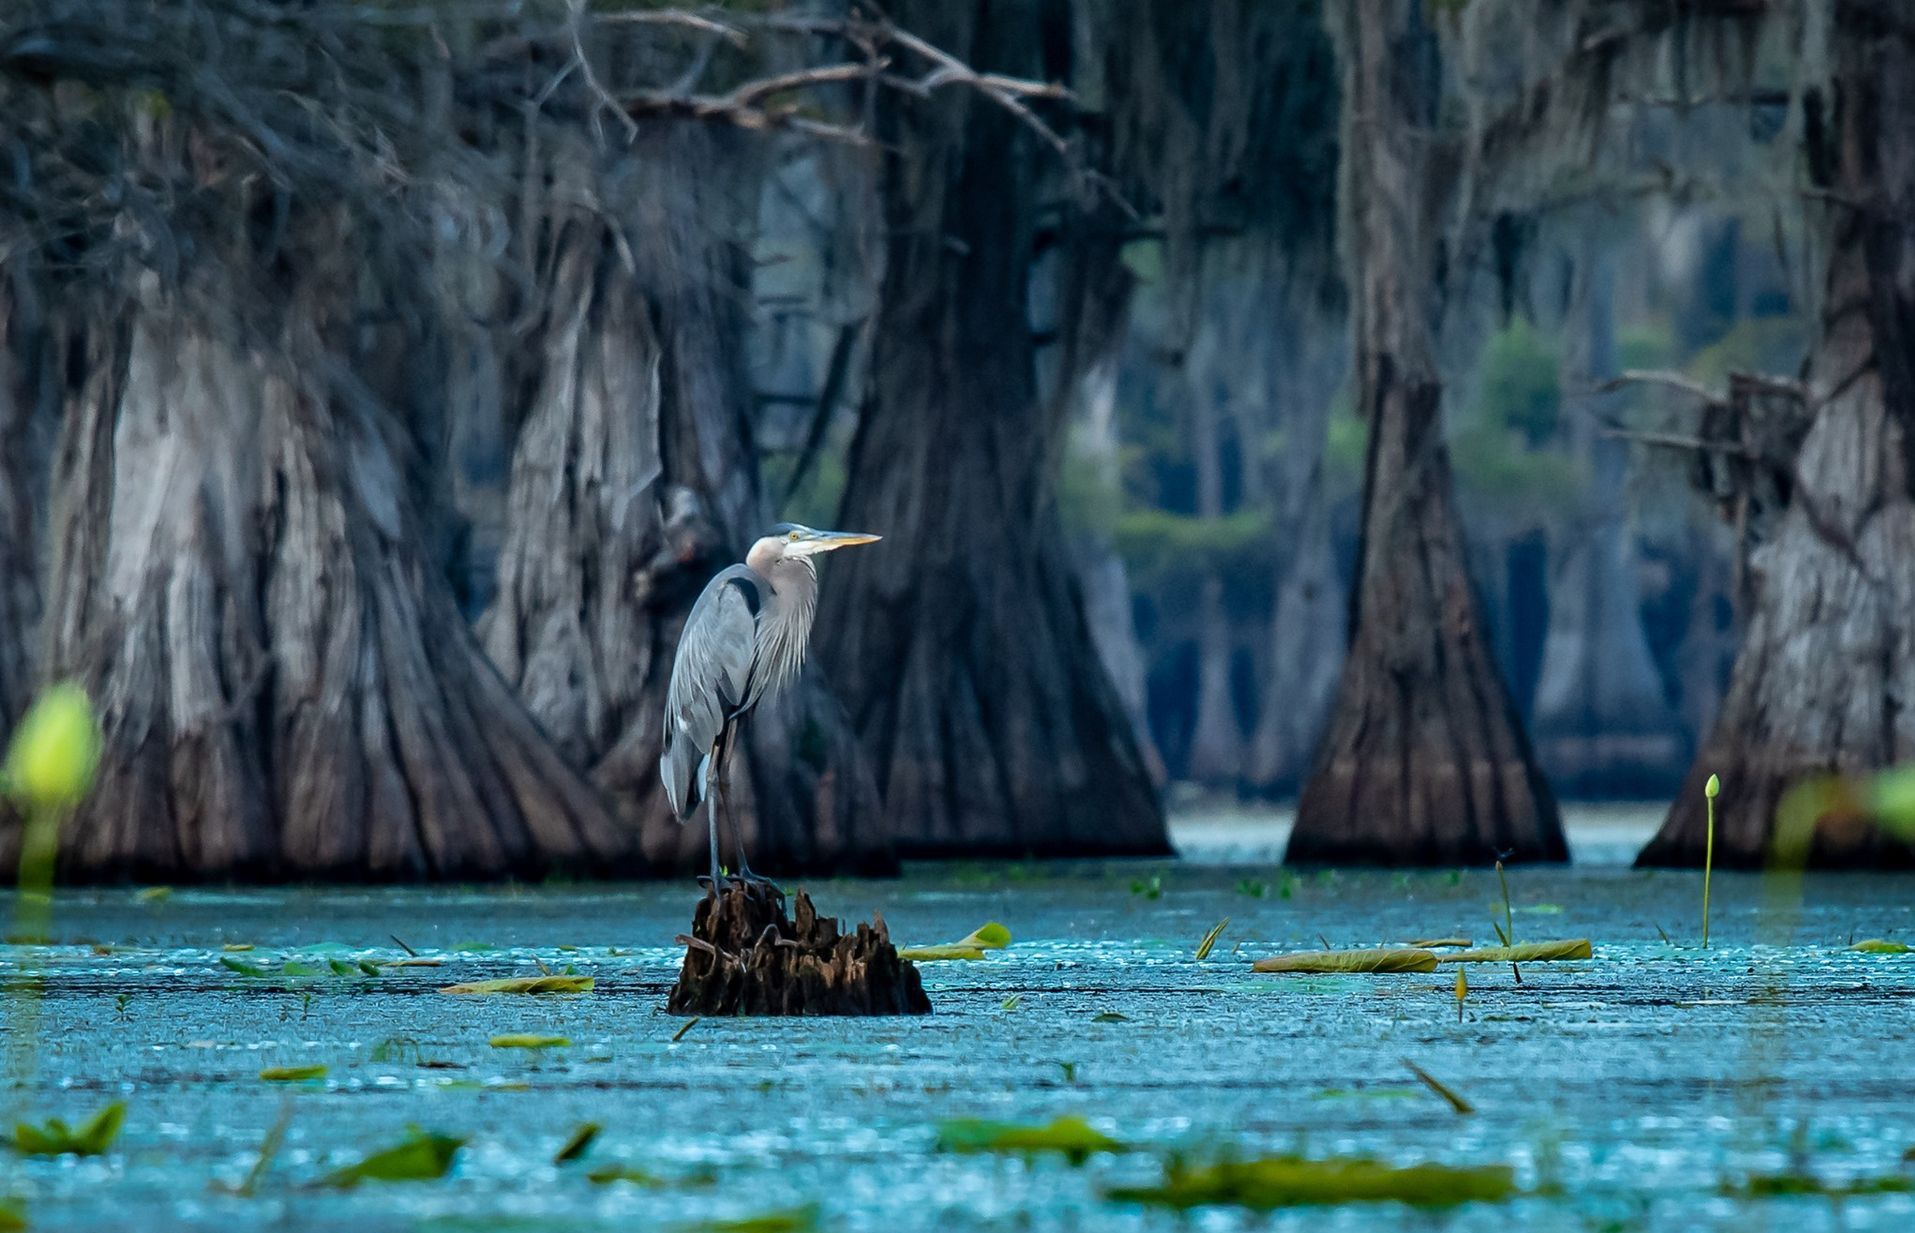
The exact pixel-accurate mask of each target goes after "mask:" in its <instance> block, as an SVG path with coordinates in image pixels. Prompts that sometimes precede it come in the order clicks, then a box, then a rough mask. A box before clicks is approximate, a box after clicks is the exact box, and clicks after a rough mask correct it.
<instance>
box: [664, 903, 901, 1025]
mask: <svg viewBox="0 0 1915 1233" xmlns="http://www.w3.org/2000/svg"><path fill="white" fill-rule="evenodd" d="M794 902H795V907H794V911H793V915H792V917H790V918H788V917H786V915H785V905H784V900H783V899H782V898H780V897H779V896H778V895H776V894H774V893H772V892H771V891H768V890H766V889H765V888H763V887H760V886H750V885H741V884H739V883H733V884H731V885H729V886H727V887H725V888H724V890H723V892H722V893H720V894H719V895H717V896H716V897H714V896H712V895H706V896H705V897H704V898H703V899H701V900H699V901H698V909H697V911H696V912H694V913H693V915H692V934H691V936H690V937H685V936H684V935H682V934H681V935H680V936H679V938H678V940H679V941H681V942H683V943H685V965H684V967H682V968H681V969H679V973H678V983H677V984H675V985H673V986H672V995H671V999H670V1000H669V1001H668V1002H666V1004H665V1009H666V1010H668V1011H670V1012H671V1013H672V1014H675V1015H928V1014H930V1013H931V999H929V998H927V997H926V996H925V995H924V985H923V984H922V983H921V982H920V981H919V980H918V970H917V969H916V968H915V967H913V966H911V965H910V964H909V963H906V962H905V961H904V960H902V959H899V958H898V951H897V948H896V947H894V946H892V945H891V932H890V930H888V929H886V928H885V926H884V917H883V915H882V914H876V913H874V914H873V916H872V918H871V922H870V923H869V924H866V923H864V922H862V921H861V922H859V924H858V928H857V931H856V932H854V933H850V934H847V933H844V932H843V931H842V927H841V926H840V924H839V922H838V921H836V920H834V919H832V918H831V917H828V916H819V915H818V910H817V909H816V908H814V907H812V905H811V897H810V896H809V895H807V894H805V893H804V892H803V891H799V892H798V894H797V897H796V900H795V901H794Z"/></svg>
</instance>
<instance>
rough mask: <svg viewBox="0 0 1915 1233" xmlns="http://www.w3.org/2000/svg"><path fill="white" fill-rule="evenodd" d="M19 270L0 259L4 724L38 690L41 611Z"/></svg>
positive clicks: (0, 690) (0, 692)
mask: <svg viewBox="0 0 1915 1233" xmlns="http://www.w3.org/2000/svg"><path fill="white" fill-rule="evenodd" d="M14 277H15V273H14V271H13V270H11V269H9V268H8V267H7V266H6V265H0V731H4V730H6V729H8V728H10V727H11V725H12V722H13V720H15V719H16V718H18V717H19V715H20V713H21V711H22V710H24V709H25V707H26V704H27V702H28V699H29V697H30V695H31V694H32V690H33V655H32V650H31V648H32V642H33V632H34V628H35V625H36V623H37V621H38V618H39V611H40V587H39V568H38V562H37V561H36V560H35V559H34V555H35V552H34V549H35V542H36V538H37V537H36V530H35V527H36V524H37V522H38V519H37V518H36V517H35V515H34V509H35V505H36V504H37V502H36V500H35V494H34V491H33V489H34V483H33V474H32V469H33V468H32V462H33V459H32V451H31V449H30V441H31V436H32V429H33V418H34V416H33V408H34V396H33V391H32V390H31V389H30V388H29V383H28V380H27V376H26V373H25V371H24V369H25V368H26V365H25V364H23V363H22V359H23V358H24V357H23V355H22V351H23V350H24V349H25V348H26V347H27V346H30V345H31V342H30V340H29V339H28V338H27V337H25V335H26V334H27V332H28V331H26V330H25V329H23V328H21V326H20V324H19V323H18V321H17V317H18V315H19V314H18V313H17V311H16V309H15V304H14V286H13V279H14Z"/></svg>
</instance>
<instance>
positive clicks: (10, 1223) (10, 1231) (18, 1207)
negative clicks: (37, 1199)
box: [0, 1199, 27, 1233]
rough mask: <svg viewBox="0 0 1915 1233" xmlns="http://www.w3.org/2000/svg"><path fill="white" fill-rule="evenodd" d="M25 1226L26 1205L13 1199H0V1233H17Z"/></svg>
mask: <svg viewBox="0 0 1915 1233" xmlns="http://www.w3.org/2000/svg"><path fill="white" fill-rule="evenodd" d="M26 1227H27V1209H26V1206H25V1205H24V1204H22V1203H20V1202H18V1201H17V1200H14V1199H0V1233H18V1231H19V1230H22V1229H25V1228H26Z"/></svg>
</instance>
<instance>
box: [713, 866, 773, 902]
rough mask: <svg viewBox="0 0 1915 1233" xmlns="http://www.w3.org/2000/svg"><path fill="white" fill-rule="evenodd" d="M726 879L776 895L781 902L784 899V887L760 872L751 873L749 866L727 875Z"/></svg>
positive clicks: (750, 888) (751, 888)
mask: <svg viewBox="0 0 1915 1233" xmlns="http://www.w3.org/2000/svg"><path fill="white" fill-rule="evenodd" d="M726 880H727V881H731V882H736V883H738V885H740V886H742V887H744V888H746V889H747V890H756V891H759V892H761V893H765V894H771V895H776V896H777V897H778V900H779V902H781V903H782V902H783V901H784V898H785V892H784V888H783V887H781V886H779V885H778V884H777V883H776V882H774V881H772V880H771V879H770V878H768V877H766V876H765V875H764V874H762V873H753V872H752V871H751V869H750V867H749V866H747V867H746V868H744V869H740V870H739V871H738V872H737V873H734V874H731V875H729V876H728V877H727V879H726Z"/></svg>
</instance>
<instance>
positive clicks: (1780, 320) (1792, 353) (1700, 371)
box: [1685, 317, 1808, 389]
mask: <svg viewBox="0 0 1915 1233" xmlns="http://www.w3.org/2000/svg"><path fill="white" fill-rule="evenodd" d="M1807 350H1808V333H1807V331H1806V330H1805V329H1804V328H1803V323H1802V322H1801V321H1800V320H1798V319H1796V318H1794V317H1746V318H1744V319H1742V320H1741V321H1738V322H1736V323H1735V324H1734V325H1733V326H1730V327H1729V331H1728V332H1727V333H1726V334H1724V335H1723V336H1722V337H1721V338H1718V339H1717V340H1716V341H1715V342H1713V343H1711V344H1709V345H1708V346H1706V347H1704V348H1702V350H1700V351H1698V352H1696V353H1695V355H1693V356H1691V357H1690V359H1689V363H1688V364H1687V365H1685V368H1686V369H1687V371H1688V374H1689V375H1690V376H1691V377H1694V378H1695V379H1696V380H1698V381H1700V382H1702V384H1704V385H1706V386H1708V387H1709V388H1711V389H1721V388H1723V387H1724V386H1726V385H1728V383H1729V374H1730V373H1733V372H1793V371H1795V369H1796V367H1797V366H1798V365H1799V364H1800V363H1801V361H1802V356H1803V355H1804V354H1806V352H1807Z"/></svg>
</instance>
